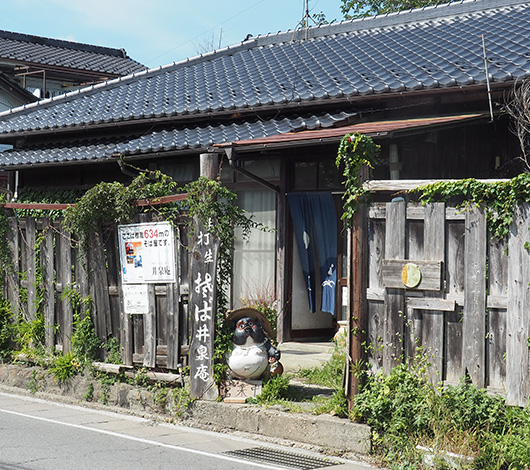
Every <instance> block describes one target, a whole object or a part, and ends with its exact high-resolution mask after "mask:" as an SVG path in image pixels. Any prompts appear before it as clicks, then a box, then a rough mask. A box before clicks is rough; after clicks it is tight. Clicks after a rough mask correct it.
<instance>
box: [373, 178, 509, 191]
mask: <svg viewBox="0 0 530 470" xmlns="http://www.w3.org/2000/svg"><path fill="white" fill-rule="evenodd" d="M440 181H443V182H457V181H458V180H451V179H449V180H447V179H441V180H370V181H366V182H365V183H363V188H364V189H366V190H367V191H371V192H378V191H385V192H387V191H390V192H394V193H395V192H399V191H410V190H412V189H414V188H417V187H418V186H424V185H427V184H433V183H438V182H440ZM479 181H480V182H483V183H498V182H506V181H509V180H507V179H481V180H479Z"/></svg>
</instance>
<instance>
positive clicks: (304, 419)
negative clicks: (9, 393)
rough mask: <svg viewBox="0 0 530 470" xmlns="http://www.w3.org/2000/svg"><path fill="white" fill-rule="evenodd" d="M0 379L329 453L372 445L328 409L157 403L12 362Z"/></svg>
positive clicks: (142, 394)
mask: <svg viewBox="0 0 530 470" xmlns="http://www.w3.org/2000/svg"><path fill="white" fill-rule="evenodd" d="M0 384H2V385H3V386H5V387H10V388H13V389H16V390H18V391H19V392H24V393H26V394H30V393H32V394H34V395H35V396H43V397H44V398H46V399H51V400H56V401H68V402H70V403H72V402H73V403H77V404H80V403H82V404H83V405H85V406H91V407H97V408H102V407H107V408H108V407H117V408H118V409H120V410H122V411H127V412H129V413H135V414H138V413H140V414H146V413H147V414H149V415H151V416H153V415H155V416H156V417H157V418H160V419H164V420H169V419H174V420H176V421H177V422H178V423H179V424H183V425H187V426H190V427H194V426H195V427H206V428H209V429H211V430H213V431H218V432H227V431H236V432H242V433H250V434H254V435H259V436H263V437H267V438H273V439H281V440H288V441H294V442H296V443H299V444H306V445H310V446H318V447H319V448H320V449H321V450H323V451H327V452H332V453H341V454H344V453H355V454H359V455H366V454H368V453H369V452H370V448H371V446H370V428H369V426H366V425H363V424H357V423H352V422H350V421H348V420H346V419H341V418H337V417H333V416H329V415H318V416H315V415H310V414H302V413H289V412H286V411H279V410H277V409H265V408H262V407H260V406H257V405H247V404H233V403H223V402H213V401H211V402H209V401H195V402H193V403H192V404H191V406H189V407H188V408H186V409H183V407H182V405H179V403H176V402H175V399H174V397H171V394H168V396H167V400H165V402H164V404H161V403H160V401H159V400H158V399H157V394H156V392H151V391H149V390H146V389H143V388H138V387H135V386H133V385H129V384H125V383H117V384H114V385H112V386H110V388H108V389H107V390H106V391H105V392H104V391H103V387H102V384H101V383H100V382H99V381H98V380H95V379H92V378H91V377H89V376H82V375H80V376H76V377H73V378H72V379H70V380H69V381H68V382H67V383H58V382H57V381H56V380H55V379H54V378H53V377H52V375H51V374H50V373H49V372H48V371H46V370H45V369H42V368H40V367H25V366H18V365H12V364H0ZM89 389H91V390H92V397H91V400H90V401H87V398H86V396H87V390H89ZM103 393H105V394H106V395H105V397H106V400H105V402H106V403H105V405H103V404H102V403H101V399H102V398H103Z"/></svg>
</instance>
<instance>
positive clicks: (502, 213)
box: [411, 173, 530, 240]
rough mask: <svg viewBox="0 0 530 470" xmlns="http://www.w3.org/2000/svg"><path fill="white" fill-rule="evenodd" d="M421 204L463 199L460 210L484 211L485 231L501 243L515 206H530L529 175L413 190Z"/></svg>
mask: <svg viewBox="0 0 530 470" xmlns="http://www.w3.org/2000/svg"><path fill="white" fill-rule="evenodd" d="M411 192H414V193H419V194H420V201H421V202H422V203H428V202H446V201H448V200H450V199H452V198H463V199H464V201H463V202H462V203H461V204H460V208H462V209H466V208H468V207H470V206H476V207H482V208H484V211H485V215H486V221H487V224H488V229H489V230H490V232H491V233H492V234H493V236H495V237H496V238H497V239H499V240H502V239H504V238H505V237H506V236H507V235H508V233H509V230H510V224H511V223H512V221H513V214H514V210H515V207H516V205H517V204H521V203H525V202H530V173H521V174H520V175H517V176H516V177H514V178H512V179H511V180H509V181H499V182H484V181H477V180H475V179H473V178H469V179H463V180H458V181H438V182H435V183H431V184H426V185H423V186H419V187H417V188H415V189H413V190H412V191H411Z"/></svg>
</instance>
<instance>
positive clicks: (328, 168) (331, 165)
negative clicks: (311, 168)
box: [318, 160, 342, 189]
mask: <svg viewBox="0 0 530 470" xmlns="http://www.w3.org/2000/svg"><path fill="white" fill-rule="evenodd" d="M341 181H342V176H341V174H340V170H339V169H338V168H337V166H336V165H335V161H333V160H323V161H320V162H318V189H339V188H340V187H341Z"/></svg>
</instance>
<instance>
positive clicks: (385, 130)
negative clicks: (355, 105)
mask: <svg viewBox="0 0 530 470" xmlns="http://www.w3.org/2000/svg"><path fill="white" fill-rule="evenodd" d="M484 118H488V119H489V116H486V115H483V114H462V115H458V116H437V117H430V118H417V119H395V120H391V121H377V122H372V121H370V122H360V123H357V124H351V125H348V126H342V127H332V128H324V129H307V130H304V131H296V132H287V133H281V134H275V135H271V136H264V137H259V138H257V139H248V140H238V141H231V142H229V143H228V144H216V145H215V146H216V147H220V148H223V147H226V146H231V147H234V148H244V147H258V146H259V147H270V146H273V145H281V144H292V143H293V142H298V143H299V142H309V141H313V142H315V141H319V142H330V141H336V140H338V139H341V138H342V137H343V136H344V135H346V134H353V133H355V132H359V133H360V134H364V135H369V136H371V137H386V136H389V135H391V134H392V133H394V132H400V131H407V130H411V129H414V130H416V131H417V130H418V129H420V128H426V127H428V128H429V129H430V130H432V129H434V128H435V127H436V128H438V127H443V126H447V125H452V124H455V123H459V122H462V121H471V120H479V119H484Z"/></svg>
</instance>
